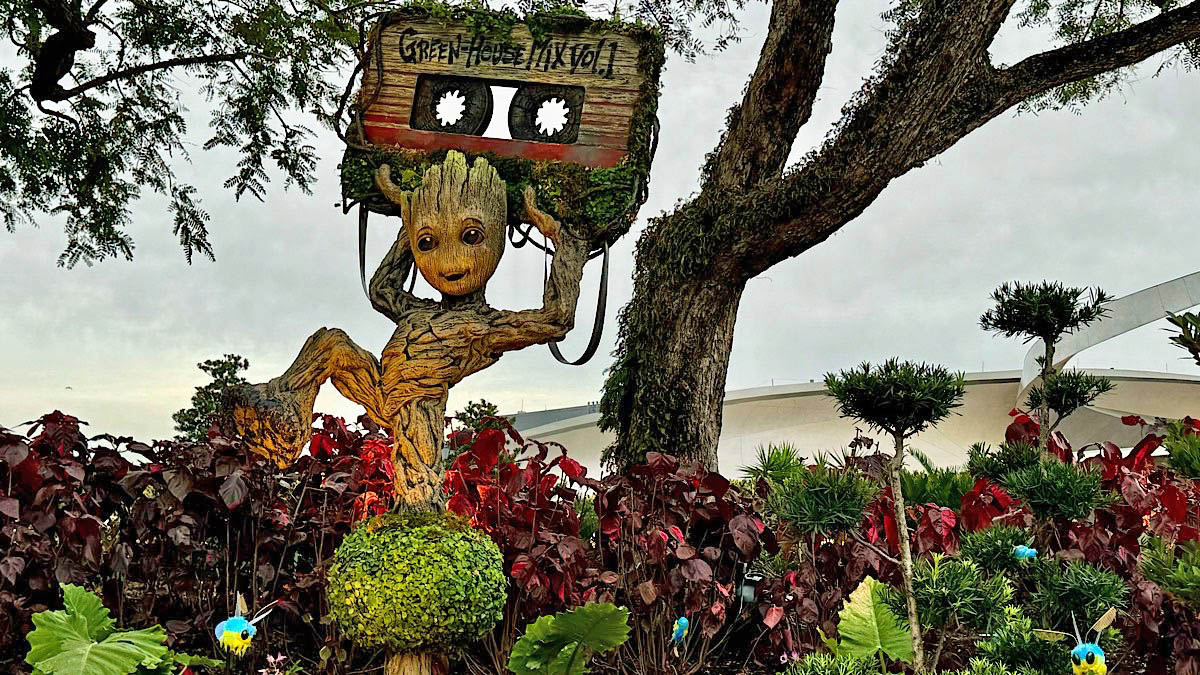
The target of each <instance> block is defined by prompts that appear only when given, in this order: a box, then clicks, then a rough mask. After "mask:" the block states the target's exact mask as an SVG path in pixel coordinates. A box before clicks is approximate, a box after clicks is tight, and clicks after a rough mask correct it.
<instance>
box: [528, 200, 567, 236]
mask: <svg viewBox="0 0 1200 675" xmlns="http://www.w3.org/2000/svg"><path fill="white" fill-rule="evenodd" d="M525 217H526V218H528V219H529V222H530V223H532V224H533V226H534V227H536V228H537V229H538V232H541V233H542V234H543V235H544V236H545V237H546V238H547V239H549V240H550V241H551V242H553V243H554V246H555V247H557V246H558V244H559V237H560V236H561V233H562V226H561V225H559V223H558V221H557V220H555V219H554V217H553V216H551V215H550V214H549V213H546V212H545V211H543V210H541V209H539V208H538V207H537V193H536V192H534V191H533V188H532V187H530V186H525Z"/></svg>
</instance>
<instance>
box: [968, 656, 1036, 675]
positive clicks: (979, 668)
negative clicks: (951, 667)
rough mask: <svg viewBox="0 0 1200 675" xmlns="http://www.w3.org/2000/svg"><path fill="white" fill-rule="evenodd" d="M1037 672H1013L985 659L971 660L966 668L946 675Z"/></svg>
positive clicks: (1031, 673) (1030, 672) (1027, 673)
mask: <svg viewBox="0 0 1200 675" xmlns="http://www.w3.org/2000/svg"><path fill="white" fill-rule="evenodd" d="M1038 672H1039V671H1037V670H1034V669H1032V668H1018V669H1016V670H1013V669H1011V668H1008V667H1007V666H1002V665H1000V664H998V663H996V662H994V661H989V660H987V659H971V663H969V664H967V667H966V668H963V669H962V670H955V671H951V672H948V673H946V675H1038Z"/></svg>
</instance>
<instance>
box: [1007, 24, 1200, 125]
mask: <svg viewBox="0 0 1200 675" xmlns="http://www.w3.org/2000/svg"><path fill="white" fill-rule="evenodd" d="M1198 38H1200V2H1191V3H1188V4H1187V5H1184V6H1183V7H1180V8H1178V9H1173V10H1171V11H1169V12H1163V13H1162V14H1159V15H1158V16H1156V17H1154V18H1153V19H1147V20H1145V21H1143V22H1141V23H1139V24H1137V25H1135V26H1131V27H1129V28H1126V29H1125V30H1122V31H1117V32H1116V33H1109V34H1108V35H1103V36H1100V37H1096V38H1092V39H1091V40H1086V41H1084V42H1080V43H1077V44H1073V45H1067V46H1065V47H1060V48H1058V49H1053V50H1050V51H1048V52H1043V53H1041V54H1037V55H1034V56H1031V57H1029V58H1027V59H1025V60H1023V61H1021V62H1019V63H1017V64H1016V65H1013V66H1011V67H1009V68H1006V69H1003V70H1001V71H1000V74H1001V75H1002V76H1003V77H1004V78H1005V79H1007V80H1008V82H1009V87H1008V89H1007V91H1005V92H1004V97H1003V101H1004V102H1005V103H1007V104H1008V105H1009V106H1011V105H1015V104H1017V103H1019V102H1021V101H1023V100H1025V99H1027V98H1029V97H1031V96H1036V95H1038V94H1041V93H1044V92H1046V91H1049V90H1050V89H1053V88H1055V87H1060V86H1062V85H1064V84H1068V83H1070V82H1076V81H1079V80H1083V79H1086V78H1089V77H1092V76H1095V75H1099V74H1101V73H1105V72H1108V71H1110V70H1116V69H1118V68H1124V67H1126V66H1132V65H1134V64H1137V63H1140V62H1142V61H1145V60H1146V59H1148V58H1150V57H1151V56H1154V55H1155V54H1157V53H1159V52H1162V51H1165V50H1167V49H1170V48H1171V47H1176V46H1178V45H1180V44H1182V43H1184V42H1188V41H1189V40H1195V39H1198Z"/></svg>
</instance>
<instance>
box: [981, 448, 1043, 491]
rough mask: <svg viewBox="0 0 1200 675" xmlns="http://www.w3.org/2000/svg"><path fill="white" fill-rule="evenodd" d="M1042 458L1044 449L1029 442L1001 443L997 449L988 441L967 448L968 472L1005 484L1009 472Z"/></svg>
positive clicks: (1035, 462) (1025, 466)
mask: <svg viewBox="0 0 1200 675" xmlns="http://www.w3.org/2000/svg"><path fill="white" fill-rule="evenodd" d="M1041 459H1042V451H1041V450H1039V449H1038V448H1037V447H1036V446H1033V445H1029V444H1028V443H1001V444H1000V446H999V447H997V448H996V449H995V450H993V449H992V448H991V446H989V445H987V444H986V443H976V444H974V445H972V446H971V447H970V448H969V449H968V450H967V472H968V473H970V474H971V475H972V476H974V477H976V478H986V479H988V480H990V481H992V482H993V483H995V484H997V485H1004V479H1005V478H1006V477H1007V476H1008V474H1010V473H1012V472H1013V471H1017V470H1019V469H1026V468H1029V467H1031V466H1034V465H1036V464H1037V463H1038V462H1040V461H1041Z"/></svg>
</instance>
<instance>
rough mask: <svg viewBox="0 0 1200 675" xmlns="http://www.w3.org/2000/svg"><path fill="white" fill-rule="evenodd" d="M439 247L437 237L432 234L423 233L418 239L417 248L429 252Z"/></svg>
mask: <svg viewBox="0 0 1200 675" xmlns="http://www.w3.org/2000/svg"><path fill="white" fill-rule="evenodd" d="M435 248H437V239H434V238H433V235H432V234H423V235H421V236H420V237H419V238H418V239H417V250H418V251H424V252H426V253H428V252H429V251H432V250H433V249H435Z"/></svg>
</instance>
